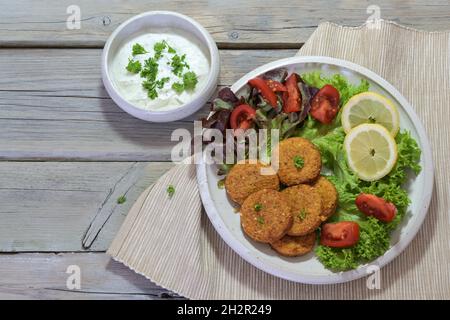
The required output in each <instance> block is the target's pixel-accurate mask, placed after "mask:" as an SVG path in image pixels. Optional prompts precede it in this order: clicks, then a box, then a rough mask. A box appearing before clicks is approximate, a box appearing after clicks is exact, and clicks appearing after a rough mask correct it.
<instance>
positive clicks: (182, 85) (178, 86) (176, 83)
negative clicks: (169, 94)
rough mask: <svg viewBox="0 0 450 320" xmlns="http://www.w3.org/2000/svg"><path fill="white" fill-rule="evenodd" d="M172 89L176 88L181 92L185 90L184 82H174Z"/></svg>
mask: <svg viewBox="0 0 450 320" xmlns="http://www.w3.org/2000/svg"><path fill="white" fill-rule="evenodd" d="M172 89H173V90H175V92H176V93H178V94H180V93H182V92H183V91H184V84H182V83H180V82H175V83H173V84H172Z"/></svg>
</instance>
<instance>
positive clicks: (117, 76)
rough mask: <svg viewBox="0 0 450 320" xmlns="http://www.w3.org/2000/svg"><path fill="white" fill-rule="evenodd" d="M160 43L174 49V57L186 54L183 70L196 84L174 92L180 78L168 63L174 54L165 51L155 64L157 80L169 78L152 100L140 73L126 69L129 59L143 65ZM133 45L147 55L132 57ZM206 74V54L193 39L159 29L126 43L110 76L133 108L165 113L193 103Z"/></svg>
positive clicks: (114, 58)
mask: <svg viewBox="0 0 450 320" xmlns="http://www.w3.org/2000/svg"><path fill="white" fill-rule="evenodd" d="M162 41H165V42H166V43H167V44H168V45H169V46H170V47H171V48H173V49H174V50H175V52H176V54H177V55H179V56H182V55H186V56H185V61H186V63H187V64H188V65H189V68H185V71H193V72H195V74H196V76H197V80H198V82H197V84H196V86H195V88H194V89H192V90H184V91H183V92H181V93H178V92H176V91H175V90H174V89H173V88H172V85H173V84H174V83H180V82H182V80H183V78H182V76H181V77H180V75H175V74H174V72H173V68H172V66H171V61H172V58H173V55H174V54H171V53H168V52H167V51H165V52H164V54H162V55H161V57H160V58H159V59H158V61H157V62H158V73H157V79H163V78H168V79H166V82H165V83H164V85H163V87H162V88H158V89H157V93H158V96H157V97H156V98H154V99H151V98H150V97H149V95H148V91H147V90H146V89H145V88H144V87H143V85H142V83H143V81H144V80H145V79H143V78H142V77H141V75H140V74H139V73H132V72H130V71H128V70H127V69H126V68H127V65H128V63H129V61H130V59H132V60H133V61H139V62H140V63H141V65H142V66H144V65H145V61H146V60H147V59H149V58H151V57H154V56H155V50H154V45H155V44H156V43H160V42H162ZM136 43H138V44H139V45H141V46H142V47H144V48H145V50H146V51H147V52H146V53H144V54H138V55H135V56H133V55H132V50H133V46H134V45H135V44H136ZM209 71H210V60H209V58H208V54H207V53H206V50H205V49H204V48H203V47H202V45H201V44H200V42H199V41H198V40H197V39H196V38H195V37H194V36H192V35H190V34H188V33H186V32H184V31H182V30H178V29H168V28H164V29H163V28H161V29H152V30H151V32H145V33H140V34H138V35H136V36H135V37H134V38H132V39H130V40H129V41H127V42H125V43H124V44H123V45H122V46H121V47H120V49H119V50H118V51H117V54H116V55H115V56H114V57H113V60H112V63H111V73H110V74H111V77H112V81H113V83H114V86H115V87H116V89H117V91H118V92H119V94H120V95H121V96H122V97H123V98H124V99H125V100H127V101H128V102H130V103H131V104H133V105H134V106H136V107H138V108H140V109H143V110H150V111H166V110H172V109H176V108H178V107H180V106H182V105H183V104H185V103H187V102H189V101H191V100H193V99H194V98H195V97H196V95H197V94H198V92H200V91H202V89H203V88H204V87H205V85H206V82H207V79H208V74H209Z"/></svg>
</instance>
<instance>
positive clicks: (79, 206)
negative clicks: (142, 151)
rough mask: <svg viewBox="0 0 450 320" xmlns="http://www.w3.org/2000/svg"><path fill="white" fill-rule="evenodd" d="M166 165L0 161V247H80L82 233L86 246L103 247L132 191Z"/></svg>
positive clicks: (127, 206)
mask: <svg viewBox="0 0 450 320" xmlns="http://www.w3.org/2000/svg"><path fill="white" fill-rule="evenodd" d="M171 166H172V164H171V163H169V162H165V163H158V162H153V163H145V162H139V163H136V162H0V177H1V183H0V203H1V204H2V205H1V206H0V217H1V223H0V252H19V251H47V252H57V251H78V250H85V248H83V246H82V239H83V237H84V236H85V235H86V236H87V237H86V239H87V241H86V243H85V246H87V247H90V248H89V250H91V251H105V250H106V249H107V248H108V246H109V243H110V242H111V241H112V239H113V237H114V235H115V234H116V232H117V231H118V229H119V227H120V225H121V223H122V221H123V219H124V218H125V216H126V214H127V212H128V210H129V209H130V207H131V206H132V204H133V203H134V201H135V200H136V199H137V197H138V196H139V195H140V194H141V192H142V191H143V190H144V189H145V188H147V187H148V186H149V185H151V183H153V182H154V181H155V180H156V179H157V178H159V177H160V176H161V175H162V174H163V173H164V172H166V171H167V170H168V169H169V168H170V167H171ZM121 195H125V196H126V198H127V201H126V202H125V203H124V204H118V203H117V198H118V197H120V196H121ZM87 230H89V233H88V234H86V233H87ZM91 244H92V246H91Z"/></svg>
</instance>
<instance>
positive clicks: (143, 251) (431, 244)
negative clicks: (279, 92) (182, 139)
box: [108, 21, 450, 299]
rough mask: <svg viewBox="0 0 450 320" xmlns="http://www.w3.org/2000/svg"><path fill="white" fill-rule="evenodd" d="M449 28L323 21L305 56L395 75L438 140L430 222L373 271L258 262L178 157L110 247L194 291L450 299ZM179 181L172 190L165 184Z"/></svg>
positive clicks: (143, 269)
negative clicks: (342, 278) (221, 231)
mask: <svg viewBox="0 0 450 320" xmlns="http://www.w3.org/2000/svg"><path fill="white" fill-rule="evenodd" d="M449 37H450V33H449V32H422V31H417V30H413V29H409V28H405V27H401V26H399V25H396V24H394V23H391V22H386V21H381V22H380V25H379V28H378V29H377V28H373V29H372V28H370V25H363V26H361V27H357V28H353V27H352V28H350V27H342V26H338V25H334V24H330V23H323V24H321V25H320V26H319V27H318V29H317V30H316V31H315V32H314V34H313V35H312V36H311V38H310V39H309V40H308V42H307V43H306V44H305V45H304V46H303V47H302V48H301V50H300V51H299V53H298V54H300V55H323V56H331V57H336V58H341V59H346V60H349V61H352V62H355V63H357V64H360V65H362V66H364V67H367V68H369V69H371V70H373V71H375V72H376V73H378V74H379V75H381V76H382V77H384V78H385V79H386V80H388V81H389V82H391V83H392V84H393V85H394V86H395V87H396V88H397V89H398V90H399V91H400V92H401V93H402V94H403V95H404V96H405V97H406V98H407V99H408V100H409V101H410V102H411V104H412V106H413V107H414V109H415V110H416V112H417V113H418V114H419V117H420V119H422V121H423V123H424V125H425V127H426V130H427V133H428V135H429V138H430V140H431V143H432V147H433V157H434V161H435V167H436V168H435V170H436V171H435V178H436V183H435V189H434V194H433V198H432V202H431V207H430V210H429V213H428V216H427V217H426V219H425V222H424V224H423V226H422V228H421V230H420V231H419V233H418V235H417V236H416V238H415V239H414V240H413V241H412V243H411V244H410V245H409V247H408V248H407V249H406V250H405V251H404V252H403V253H402V254H401V255H400V256H399V257H397V258H396V259H395V260H394V261H393V262H391V263H390V264H388V265H387V266H385V267H384V268H383V269H382V271H381V289H378V290H377V289H373V290H369V289H368V288H367V286H366V281H367V280H366V279H364V278H363V279H359V280H356V281H352V282H348V283H344V284H336V285H304V284H298V283H294V282H289V281H285V280H282V279H279V278H276V277H273V276H271V275H269V274H267V273H265V272H263V271H260V270H258V269H256V268H255V267H253V266H252V265H250V264H249V263H247V262H246V261H244V260H243V259H241V258H240V257H239V256H238V255H237V254H236V253H234V252H233V251H232V250H231V249H230V248H229V247H228V246H227V245H226V244H225V243H224V242H223V241H222V239H221V238H220V236H219V235H218V234H217V233H216V232H215V230H214V228H213V227H212V225H211V223H210V222H209V220H208V217H207V215H206V214H205V213H204V212H203V210H202V205H201V201H200V196H199V194H198V190H197V187H196V178H195V166H194V165H177V166H175V167H174V168H173V169H172V170H170V171H169V172H168V173H166V174H165V175H164V176H163V177H161V178H160V179H159V180H158V181H157V182H156V183H155V184H154V185H153V186H152V187H151V188H149V189H147V190H146V191H145V192H144V193H143V194H142V195H141V197H140V198H139V200H138V201H137V202H136V204H135V205H134V207H133V208H132V209H131V211H130V212H129V214H128V216H127V218H126V220H125V222H124V224H123V226H122V227H121V229H120V231H119V233H118V235H117V236H116V238H115V239H114V241H113V243H112V244H111V247H110V248H109V250H108V253H109V254H110V255H111V256H112V257H113V258H114V259H115V260H118V261H121V262H123V263H124V264H125V265H127V266H128V267H130V268H131V269H133V270H135V271H136V272H138V273H140V274H142V275H144V276H145V277H147V278H148V279H150V280H152V281H153V282H155V283H156V284H158V285H160V286H162V287H165V288H167V289H170V290H172V291H175V292H177V293H179V294H180V295H183V296H185V297H188V298H193V299H272V298H274V299H367V298H382V299H393V298H400V299H402V298H403V299H425V298H427V299H434V298H444V299H448V298H450V275H449V270H450V268H449V267H450V250H449V243H450V242H449V240H450V232H449V219H448V214H449V192H450V188H449V182H450V179H449V175H450V174H449V172H450V166H449V159H450V151H449V150H450V128H449V125H450V121H449V120H450V116H449V110H450V106H449V102H450V72H449V71H450V70H449V60H450V58H449V54H450V52H449V51H450V49H449V46H450V44H449V43H450V41H449ZM169 184H174V185H176V192H175V194H174V196H173V198H172V199H170V200H169V199H168V196H167V193H166V188H167V186H168V185H169Z"/></svg>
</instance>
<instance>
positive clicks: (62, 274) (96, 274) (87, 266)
mask: <svg viewBox="0 0 450 320" xmlns="http://www.w3.org/2000/svg"><path fill="white" fill-rule="evenodd" d="M71 265H76V266H79V267H80V271H81V288H80V290H70V289H68V288H67V285H66V282H67V278H68V277H69V276H70V274H68V273H66V271H67V268H68V267H69V266H71ZM0 276H1V280H0V299H136V300H153V299H180V298H181V297H180V296H178V295H177V294H175V293H172V292H170V291H167V290H165V289H163V288H161V287H158V286H156V285H155V284H153V283H152V282H151V281H149V280H147V279H145V278H144V277H142V276H140V275H138V274H136V273H134V272H133V271H131V270H130V269H128V268H127V267H125V266H124V265H123V264H121V263H119V262H116V261H113V260H111V258H110V257H109V256H107V255H106V254H104V253H59V254H53V253H47V254H46V253H22V254H0Z"/></svg>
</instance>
